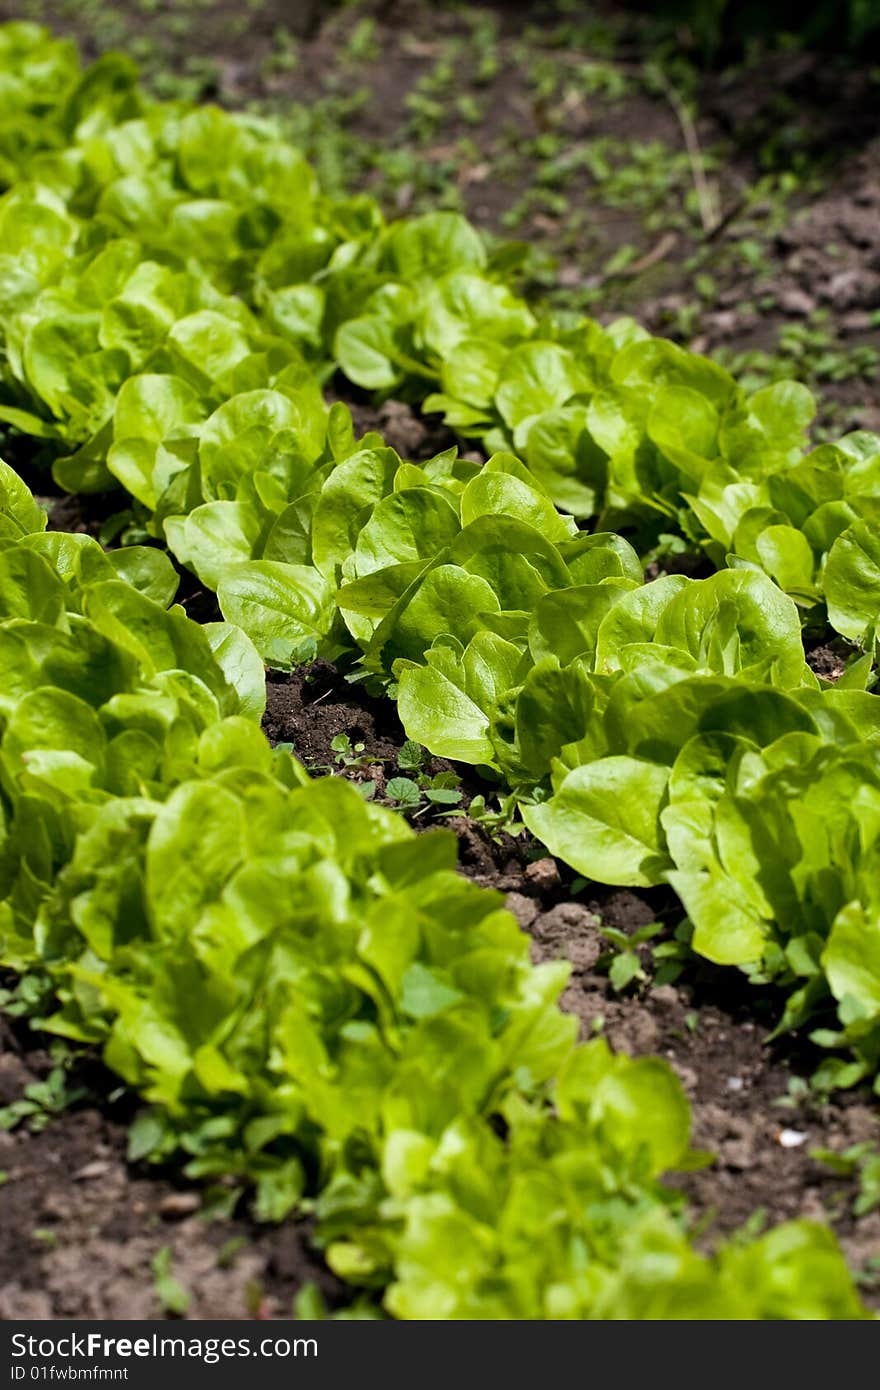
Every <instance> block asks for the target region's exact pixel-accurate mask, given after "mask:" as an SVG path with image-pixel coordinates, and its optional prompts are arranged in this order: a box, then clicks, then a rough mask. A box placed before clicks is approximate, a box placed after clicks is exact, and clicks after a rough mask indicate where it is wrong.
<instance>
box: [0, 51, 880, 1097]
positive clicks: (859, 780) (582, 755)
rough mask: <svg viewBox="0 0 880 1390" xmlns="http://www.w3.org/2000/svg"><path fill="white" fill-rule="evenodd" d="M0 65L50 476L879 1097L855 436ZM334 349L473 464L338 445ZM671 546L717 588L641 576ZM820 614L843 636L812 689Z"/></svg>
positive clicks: (249, 155) (28, 408)
mask: <svg viewBox="0 0 880 1390" xmlns="http://www.w3.org/2000/svg"><path fill="white" fill-rule="evenodd" d="M0 50H4V51H2V52H0V58H2V63H3V67H4V70H6V71H7V72H8V74H9V76H8V81H7V84H6V86H5V88H4V93H3V99H4V103H5V105H4V110H5V121H6V124H5V126H4V125H3V124H2V122H0V128H2V129H5V130H6V131H7V137H6V138H0V149H2V150H5V151H6V157H5V169H6V177H7V178H8V179H9V181H10V182H11V184H12V186H11V188H10V191H9V192H8V193H7V194H6V195H5V196H4V198H3V199H2V200H0V326H2V332H3V342H4V348H5V358H4V361H3V372H2V377H3V386H2V390H3V392H4V393H5V396H6V404H5V405H0V417H2V418H3V419H4V420H5V421H6V423H7V424H8V425H10V426H11V427H13V428H15V429H17V430H19V431H21V432H23V433H30V434H31V435H33V436H34V437H35V438H36V440H38V441H43V445H44V447H45V449H46V450H47V456H49V457H52V456H54V460H55V461H54V472H55V477H56V479H57V480H58V481H59V482H60V483H62V484H63V485H64V486H65V487H67V488H69V489H70V490H73V491H93V490H102V489H105V488H109V487H113V486H119V485H120V484H121V485H122V486H123V487H124V488H125V489H126V490H127V491H128V493H129V494H130V495H131V497H132V498H134V499H135V502H136V504H137V506H138V507H139V509H141V511H142V513H143V516H144V518H145V520H146V524H147V526H148V528H149V529H150V530H151V531H152V533H153V534H154V535H155V536H156V538H158V539H161V540H163V541H164V542H165V543H166V544H167V546H168V548H169V550H170V551H171V553H172V554H173V555H175V557H176V558H177V559H178V560H179V561H180V562H182V563H183V564H185V565H188V566H189V567H190V568H192V569H193V570H194V571H195V572H196V574H197V575H198V576H199V578H200V580H201V581H202V582H203V583H204V584H205V585H206V586H207V587H208V588H210V589H212V590H216V591H217V592H218V594H219V599H220V604H221V608H222V611H223V613H224V616H225V617H226V618H227V619H229V620H231V621H232V622H233V623H234V624H236V625H237V626H238V627H239V628H241V629H242V630H243V631H245V632H246V633H247V634H248V635H249V637H250V638H251V639H252V640H253V642H254V644H255V645H256V647H257V649H258V652H259V655H260V657H261V658H262V660H263V661H264V662H265V663H266V664H268V665H271V666H276V667H280V668H282V669H285V668H289V667H291V666H293V665H294V664H296V663H298V662H302V661H306V660H309V659H311V658H313V657H314V656H316V655H322V656H326V657H329V658H331V659H342V660H344V661H346V662H349V663H350V662H356V663H357V664H358V667H359V670H360V672H361V674H362V675H363V676H364V677H365V678H368V679H370V680H372V681H374V682H378V683H380V684H381V686H382V687H383V688H384V689H386V690H388V691H389V693H391V694H393V695H396V697H397V699H398V707H399V710H400V714H401V717H402V720H403V723H404V726H405V729H406V732H407V734H408V736H409V737H411V738H414V739H416V740H418V741H419V742H420V743H422V744H424V745H425V746H426V747H427V748H429V749H430V750H431V751H432V752H434V753H436V754H440V755H445V756H449V757H452V758H455V759H457V760H460V761H465V762H471V763H474V764H476V765H478V766H481V767H484V768H486V769H487V770H491V771H492V772H493V774H494V775H496V776H498V777H499V778H500V779H501V780H502V782H503V783H504V784H505V785H506V786H507V787H509V788H510V789H512V790H513V792H514V793H515V794H516V796H517V798H518V800H519V802H520V804H521V806H522V812H523V817H524V819H525V820H526V823H527V824H528V825H529V827H530V828H531V829H532V830H533V831H534V832H535V834H536V835H538V837H539V838H540V839H541V840H542V841H543V842H544V843H545V844H546V845H547V846H548V848H549V849H550V850H551V851H552V852H553V853H555V854H557V855H559V856H560V857H561V858H563V859H564V860H566V861H567V862H568V863H569V864H571V865H572V866H573V867H574V868H575V869H576V870H577V871H578V872H580V873H582V874H584V875H586V876H588V877H590V878H593V879H596V880H598V881H600V882H609V883H615V884H633V885H646V884H654V883H660V882H669V883H672V884H673V885H674V886H675V888H676V889H677V891H678V893H679V894H680V896H681V898H682V900H683V902H684V905H685V907H686V910H687V912H688V914H689V915H690V918H691V920H692V922H693V924H694V927H695V932H694V937H693V944H694V947H695V949H696V950H697V951H699V952H700V953H702V954H704V955H705V956H708V957H709V958H710V959H712V960H714V961H717V962H721V963H726V964H735V965H738V966H741V967H743V968H745V969H746V970H747V971H748V972H749V973H750V975H751V976H752V978H753V979H754V980H755V981H756V982H759V983H765V982H767V981H772V982H773V983H774V984H775V985H777V986H780V987H781V988H782V989H784V990H785V991H786V997H787V1003H786V1005H785V1009H784V1013H783V1016H782V1019H781V1026H783V1027H790V1026H797V1025H801V1024H803V1023H805V1022H807V1021H808V1020H809V1021H811V1022H812V1024H813V1026H814V1031H815V1036H816V1037H817V1039H818V1040H819V1041H820V1042H822V1043H824V1044H826V1045H828V1046H830V1047H832V1048H833V1049H835V1053H836V1056H837V1060H836V1061H832V1062H831V1063H830V1064H829V1065H830V1066H831V1068H832V1069H834V1068H835V1067H836V1069H837V1074H838V1076H839V1077H840V1079H841V1080H844V1079H845V1080H847V1081H850V1082H851V1081H853V1080H855V1079H858V1078H859V1077H860V1076H863V1075H873V1074H875V1073H876V1072H877V1068H878V1061H880V898H878V894H877V888H876V884H877V881H878V878H877V872H876V870H877V860H878V843H880V835H878V831H880V821H878V804H880V803H878V788H880V781H878V755H877V725H878V720H877V712H876V711H877V702H876V697H875V696H873V695H871V694H869V693H868V689H869V687H870V684H871V682H872V681H873V670H872V659H873V649H874V644H875V627H876V622H877V616H878V611H880V541H878V535H880V531H878V529H877V525H876V523H877V519H878V505H880V503H878V499H880V440H878V439H877V437H875V436H873V435H870V434H867V433H858V434H853V435H849V436H847V437H846V438H844V439H842V440H841V441H840V442H839V443H838V444H835V445H823V446H820V447H819V448H816V449H812V450H809V451H806V452H805V449H806V445H805V438H806V434H805V432H806V429H807V426H808V425H809V421H810V419H811V416H812V411H813V405H812V401H811V400H810V397H809V394H808V393H807V392H806V391H805V390H804V389H803V388H802V387H800V386H798V385H796V384H794V383H783V384H779V385H776V386H773V387H770V388H767V389H766V390H763V391H760V392H757V393H755V394H753V395H751V396H746V395H744V393H743V392H742V391H741V390H740V389H739V388H738V387H737V385H736V383H735V382H734V381H733V380H732V378H731V377H730V376H729V375H728V374H727V373H725V372H724V371H723V370H721V369H720V368H719V367H717V366H716V365H715V364H713V363H711V362H709V361H707V360H706V359H704V358H701V357H699V356H696V355H694V354H691V353H688V352H685V351H683V350H682V349H680V348H677V347H675V346H674V345H673V344H671V343H668V342H663V341H660V340H657V339H653V338H650V337H648V335H646V334H645V333H644V332H642V330H640V329H639V328H638V327H637V326H636V325H634V324H632V323H630V322H621V323H618V324H617V325H613V326H612V327H611V328H609V329H602V328H600V327H599V326H598V325H597V324H595V323H592V322H590V321H585V320H580V321H572V322H566V321H564V320H559V319H556V320H552V321H551V320H549V319H547V318H541V317H540V316H538V315H536V314H535V313H534V312H533V311H532V310H531V309H530V308H529V307H528V306H527V305H526V304H525V303H524V302H523V301H522V300H521V299H519V298H517V297H516V295H515V294H514V293H513V292H512V291H511V289H510V288H509V283H508V282H509V279H510V275H511V265H512V260H513V257H512V256H511V254H510V253H508V252H503V251H502V252H497V253H496V254H495V256H494V259H493V257H492V256H490V255H489V254H488V253H487V251H486V249H485V247H484V244H483V242H482V240H481V239H480V237H479V236H478V235H477V234H476V232H475V231H474V230H473V229H472V228H470V227H469V226H468V224H467V223H466V222H465V221H464V220H463V219H461V218H460V217H458V216H455V215H451V214H442V213H441V214H433V215H429V216H427V217H423V218H419V219H415V220H413V221H409V222H402V223H398V224H394V225H391V226H386V225H385V224H384V223H383V220H382V218H381V216H380V214H379V212H378V210H377V208H376V207H375V206H374V205H373V204H372V203H371V202H370V200H368V199H365V198H362V197H360V198H353V199H348V200H345V201H338V200H337V201H331V200H328V199H326V198H324V197H322V196H321V194H320V191H319V190H318V189H317V188H316V186H315V183H314V179H313V176H312V173H311V171H310V170H309V169H308V167H307V165H306V164H305V163H304V162H303V161H302V159H301V158H300V156H299V155H298V154H297V152H296V151H295V150H293V149H292V148H291V147H290V146H289V145H288V144H286V143H285V141H284V140H283V139H282V138H281V137H280V136H279V135H278V133H277V131H276V130H275V128H274V127H273V126H272V125H270V124H269V123H266V122H261V121H257V120H254V119H253V118H251V117H243V116H233V115H228V114H225V113H222V112H220V111H218V110H215V109H211V108H198V109H189V108H187V107H186V106H184V105H182V104H179V103H170V104H169V103H164V104H156V103H150V102H148V101H147V100H146V99H145V98H144V97H143V95H142V94H141V93H140V92H139V91H138V89H137V86H136V84H135V81H134V73H133V71H132V69H131V66H130V65H129V64H128V63H127V61H126V60H124V59H122V58H120V57H118V56H110V57H106V58H104V59H102V60H101V61H100V62H99V63H97V64H95V65H93V67H92V68H90V69H89V70H87V71H86V72H85V73H84V74H80V73H79V70H78V68H77V66H76V63H75V58H74V55H73V54H72V52H71V50H70V49H69V47H68V46H66V45H65V44H63V43H58V42H57V41H55V40H52V39H50V38H49V37H48V36H47V35H46V34H45V33H44V32H43V31H41V30H38V29H35V28H33V26H28V25H11V26H6V27H5V28H4V29H2V30H0ZM19 129H24V130H26V131H27V132H28V139H27V140H26V141H24V142H21V141H19V142H18V143H16V140H15V139H14V138H13V135H14V132H15V131H17V130H19ZM16 161H17V163H16ZM337 366H339V367H341V368H342V370H343V371H344V372H345V373H346V375H347V376H348V378H349V379H350V380H351V381H353V382H355V383H357V384H359V385H361V386H363V387H368V388H370V389H373V390H377V391H381V392H386V393H387V392H390V391H394V392H397V393H398V394H402V395H404V396H408V397H409V398H410V399H413V400H422V401H423V402H424V404H425V405H426V407H427V408H429V409H432V410H438V411H443V412H444V413H445V417H446V419H447V420H448V422H449V423H450V424H451V425H452V426H454V428H455V429H456V430H457V431H459V432H460V433H462V434H464V435H465V436H467V435H468V434H473V435H474V436H475V437H477V438H478V439H479V440H480V441H481V443H483V444H484V445H485V447H486V449H487V450H494V451H495V452H494V453H493V454H492V455H491V457H490V459H489V462H488V463H487V464H485V465H484V466H482V467H481V466H480V465H478V464H475V463H473V462H470V461H467V460H465V459H462V458H460V457H459V456H458V455H457V453H456V451H454V450H451V451H448V452H446V453H444V454H441V455H439V456H438V457H436V458H434V459H432V460H430V461H428V462H427V463H424V464H422V465H421V466H418V467H417V466H414V465H413V464H411V463H408V462H406V461H403V460H401V459H400V458H399V457H398V456H397V454H396V453H395V452H394V451H393V450H391V449H388V448H386V447H385V446H384V443H383V441H382V440H381V439H380V438H379V436H377V435H373V436H367V437H366V438H364V439H361V440H356V439H355V435H354V431H353V428H352V422H351V417H350V414H349V412H348V411H347V409H346V408H345V407H344V406H342V405H340V404H337V405H334V406H333V407H331V408H330V409H329V410H328V408H327V406H326V404H325V402H324V399H323V394H322V389H321V387H322V382H323V381H324V380H325V379H326V377H327V375H328V373H330V372H331V371H332V370H333V369H334V368H335V367H337ZM438 387H439V390H438V389H436V388H438ZM512 450H516V451H517V452H516V453H514V452H512ZM560 509H562V510H560ZM588 518H591V519H594V521H595V526H596V528H597V529H595V530H593V531H592V532H591V533H589V534H588V533H587V531H586V530H585V529H578V522H580V523H584V522H585V520H586V519H588ZM612 525H613V526H614V527H615V528H622V529H625V530H627V531H628V534H629V535H630V537H631V540H632V544H630V543H629V542H628V541H626V540H623V539H621V537H620V536H619V535H617V534H614V533H613V532H612V531H610V530H607V529H604V528H607V527H610V526H612ZM673 533H680V534H681V535H682V536H684V537H685V538H686V539H687V540H688V541H689V542H690V543H693V544H695V545H697V544H698V545H700V546H702V548H703V550H704V551H705V553H706V555H707V557H708V558H709V559H710V560H712V561H714V562H715V563H716V565H717V566H719V568H718V572H717V574H716V575H715V576H714V577H712V578H710V579H706V580H699V581H691V580H688V579H685V578H683V577H678V576H668V577H665V578H661V579H660V580H657V581H655V582H653V583H651V584H647V585H646V584H645V583H644V572H643V565H642V560H641V559H640V556H644V555H645V554H646V552H650V550H651V548H652V547H656V544H657V543H658V540H660V538H662V537H668V536H669V535H670V534H673ZM661 543H662V541H661ZM822 605H825V608H826V609H827V614H828V618H829V620H830V622H831V624H832V626H833V627H834V628H835V629H836V631H837V632H838V633H840V634H842V635H843V636H844V637H846V638H848V639H850V640H851V641H853V642H855V643H857V644H859V645H860V646H861V648H862V649H863V655H858V651H857V652H856V654H855V656H854V659H852V660H851V661H850V662H849V664H848V666H847V669H846V672H845V674H844V675H843V677H842V679H841V680H840V681H839V682H838V683H837V686H836V687H835V689H833V690H831V689H828V688H827V683H823V682H821V681H819V680H817V678H815V677H814V676H813V675H812V673H811V671H810V670H809V668H808V667H807V666H806V664H805V661H804V651H803V646H802V640H801V635H800V629H801V621H802V620H803V619H805V618H812V617H814V616H815V613H816V612H817V611H821V606H822ZM840 1049H843V1051H842V1052H841V1051H840Z"/></svg>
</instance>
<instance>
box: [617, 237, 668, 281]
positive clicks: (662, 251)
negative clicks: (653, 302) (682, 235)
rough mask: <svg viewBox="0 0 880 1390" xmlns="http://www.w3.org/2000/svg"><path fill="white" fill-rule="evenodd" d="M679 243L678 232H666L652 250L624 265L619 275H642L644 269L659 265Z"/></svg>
mask: <svg viewBox="0 0 880 1390" xmlns="http://www.w3.org/2000/svg"><path fill="white" fill-rule="evenodd" d="M677 244H678V232H664V233H663V235H662V237H661V238H660V240H659V241H658V242H657V244H656V246H652V247H651V250H650V251H646V252H645V254H644V256H640V257H639V259H638V260H637V261H631V262H630V264H629V265H625V266H622V267H621V269H620V270H618V272H617V274H618V275H619V276H624V275H628V276H631V275H641V273H642V271H643V270H650V269H651V266H653V265H658V264H659V263H660V261H662V260H665V259H666V257H667V256H668V255H669V253H670V251H672V250H674V248H675V246H676V245H677ZM609 278H611V277H609Z"/></svg>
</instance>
